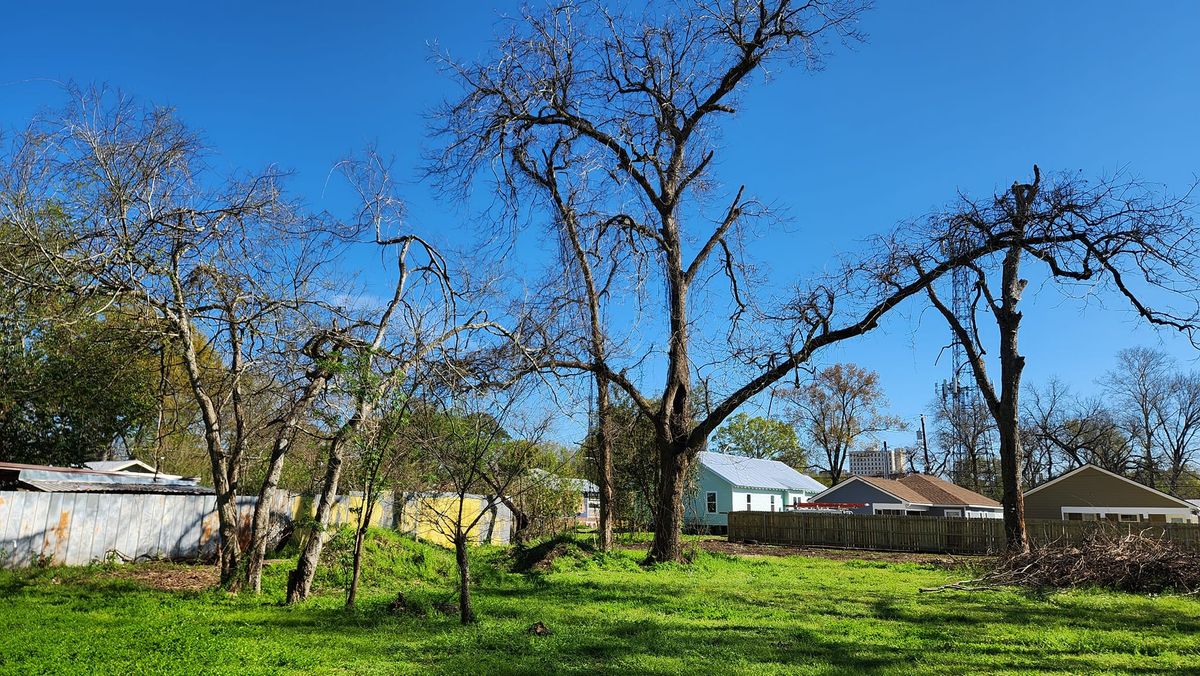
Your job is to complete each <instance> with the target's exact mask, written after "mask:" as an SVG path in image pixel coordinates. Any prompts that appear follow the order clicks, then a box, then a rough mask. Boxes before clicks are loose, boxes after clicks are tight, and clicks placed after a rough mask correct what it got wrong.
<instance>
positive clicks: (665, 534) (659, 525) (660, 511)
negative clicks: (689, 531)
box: [646, 442, 695, 563]
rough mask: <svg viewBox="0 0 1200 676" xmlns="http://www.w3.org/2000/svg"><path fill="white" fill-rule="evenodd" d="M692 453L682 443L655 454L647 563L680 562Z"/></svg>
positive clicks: (693, 455) (668, 446)
mask: <svg viewBox="0 0 1200 676" xmlns="http://www.w3.org/2000/svg"><path fill="white" fill-rule="evenodd" d="M694 457H695V453H693V452H690V449H688V448H687V446H686V445H685V444H683V443H678V442H677V443H674V444H670V445H666V446H665V447H663V448H662V449H661V451H660V453H659V470H660V472H659V479H658V496H657V497H658V504H657V505H655V514H654V541H653V543H652V544H651V545H650V552H649V554H647V555H646V562H647V563H662V562H665V561H681V560H682V559H683V538H682V533H683V492H684V490H685V488H686V485H687V478H688V470H689V469H690V468H691V463H692V459H693V458H694Z"/></svg>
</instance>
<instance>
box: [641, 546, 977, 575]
mask: <svg viewBox="0 0 1200 676" xmlns="http://www.w3.org/2000/svg"><path fill="white" fill-rule="evenodd" d="M619 546H620V547H621V548H622V549H629V550H633V551H644V550H645V549H646V545H643V544H623V545H619ZM692 547H699V548H701V549H703V550H704V551H706V552H712V553H716V554H729V555H731V556H811V557H816V558H822V559H830V560H833V561H882V562H885V563H916V564H921V565H931V566H938V567H941V568H959V567H961V566H963V565H964V564H968V563H975V562H978V561H981V560H985V559H984V557H977V556H952V555H949V554H923V553H918V552H876V551H870V550H863V549H826V548H822V547H795V546H789V545H767V544H759V543H746V542H730V541H728V540H717V539H713V540H695V541H693V542H687V543H685V544H684V550H685V551H686V550H688V549H690V548H692Z"/></svg>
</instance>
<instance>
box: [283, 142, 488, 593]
mask: <svg viewBox="0 0 1200 676" xmlns="http://www.w3.org/2000/svg"><path fill="white" fill-rule="evenodd" d="M344 170H345V172H346V175H347V177H348V179H349V180H350V183H351V185H352V186H353V187H354V189H355V190H356V191H357V192H358V193H359V195H360V196H361V198H362V204H363V207H362V213H361V214H360V216H359V218H358V221H359V222H361V223H364V224H366V225H367V226H368V227H371V228H373V229H374V231H375V243H376V244H377V245H378V246H380V247H382V248H384V249H385V250H389V249H390V250H394V251H395V252H396V258H395V260H396V267H397V274H396V281H395V287H394V290H393V293H392V296H391V298H390V300H388V301H387V303H386V304H385V305H384V306H383V307H382V308H378V309H377V312H378V315H377V316H376V317H370V316H364V317H362V318H360V319H359V320H358V321H357V322H356V325H355V327H354V330H353V335H352V336H351V339H350V342H351V344H352V346H353V351H354V354H355V355H356V356H357V358H356V359H355V368H356V369H357V371H358V376H357V380H358V382H360V383H366V382H370V383H371V386H370V387H359V388H353V389H351V390H350V391H348V393H347V394H345V395H344V396H341V397H339V398H338V399H337V400H336V401H335V402H333V403H332V404H331V405H332V406H334V407H336V408H337V409H338V413H337V414H335V415H333V416H332V418H334V419H337V420H338V421H339V423H338V424H337V425H335V426H333V427H332V428H330V429H328V437H327V441H326V446H327V452H326V461H325V472H324V476H323V477H322V480H321V482H320V487H319V497H318V499H317V507H316V514H315V516H314V525H313V530H312V532H311V533H310V534H309V536H308V539H307V540H306V541H305V544H304V547H303V550H302V552H301V555H300V558H299V560H298V561H297V563H296V568H295V569H294V570H292V571H291V573H290V574H289V576H288V592H287V600H288V602H289V603H295V602H298V601H301V600H303V599H305V598H307V597H308V596H309V594H310V593H311V589H312V580H313V577H314V576H315V575H316V570H317V563H318V561H319V560H320V557H321V550H322V549H323V547H324V545H325V539H326V532H325V531H326V527H327V524H328V522H329V516H330V512H331V511H332V509H333V506H334V503H335V500H336V498H337V491H338V486H339V483H340V481H341V474H342V469H343V461H344V460H345V455H346V453H347V452H348V450H349V445H350V442H351V441H352V440H353V439H354V438H355V435H357V434H358V433H359V431H360V428H361V427H362V425H364V424H365V423H366V422H367V421H368V420H370V419H371V417H372V416H373V415H374V414H375V413H376V407H377V402H379V401H384V400H387V399H388V397H389V395H391V394H392V393H394V392H395V391H396V389H397V388H398V387H401V386H402V385H403V383H405V382H409V383H410V384H412V383H414V379H415V378H417V377H418V376H419V374H420V373H421V372H423V370H424V369H423V365H424V364H426V363H427V362H429V361H430V360H437V359H445V358H447V357H446V355H447V354H448V353H447V352H446V350H447V349H448V348H451V347H453V346H454V343H455V341H456V340H458V339H459V338H460V337H462V336H464V335H467V334H470V333H472V332H475V331H493V330H497V331H498V330H499V326H498V325H497V324H496V323H494V322H492V321H489V320H488V319H487V316H486V313H485V312H484V311H482V310H478V309H473V308H470V307H467V304H464V305H461V306H460V301H465V300H467V299H468V298H473V296H474V294H475V293H479V292H481V290H480V289H479V288H477V287H471V288H467V286H469V284H468V282H466V281H463V280H462V279H461V276H459V275H457V274H456V272H455V271H453V270H451V268H450V266H449V265H448V264H447V262H446V259H445V257H444V256H443V255H442V254H441V252H440V251H438V249H437V248H435V247H434V246H433V245H431V244H430V243H429V242H427V241H426V240H425V239H423V238H422V237H420V236H418V235H416V234H411V233H404V234H399V235H395V234H393V232H392V231H393V230H395V229H396V228H398V227H400V226H401V225H402V223H403V219H402V218H401V216H402V213H403V204H402V202H401V201H400V200H399V199H398V198H397V197H396V195H395V192H394V188H395V185H394V182H393V181H392V179H391V177H390V168H389V164H388V163H387V162H385V161H384V160H383V159H382V158H381V157H380V156H379V155H378V154H376V153H374V152H370V153H368V155H367V156H366V158H365V159H363V160H352V161H347V162H346V163H345V165H344ZM456 281H459V282H462V283H460V284H456Z"/></svg>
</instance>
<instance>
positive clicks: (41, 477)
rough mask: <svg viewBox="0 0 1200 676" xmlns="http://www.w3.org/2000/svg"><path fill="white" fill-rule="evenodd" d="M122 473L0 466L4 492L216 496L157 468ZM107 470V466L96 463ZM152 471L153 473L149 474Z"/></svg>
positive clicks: (129, 467)
mask: <svg viewBox="0 0 1200 676" xmlns="http://www.w3.org/2000/svg"><path fill="white" fill-rule="evenodd" d="M132 463H134V464H129V463H121V464H122V465H124V467H123V469H122V470H120V471H112V470H108V469H93V468H91V467H88V468H86V469H83V468H76V467H52V466H48V465H23V464H20V463H14V462H0V490H5V491H39V492H43V493H150V494H162V495H214V494H215V493H216V492H215V491H214V490H213V489H211V488H208V487H206V486H201V485H200V482H199V479H197V478H196V477H181V476H176V475H174V474H157V473H155V472H154V468H153V467H150V466H149V465H146V464H145V463H140V462H138V461H136V460H135V461H132ZM95 464H97V465H99V466H101V467H107V466H110V465H107V464H105V463H95ZM147 470H149V471H147Z"/></svg>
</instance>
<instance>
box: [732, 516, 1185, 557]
mask: <svg viewBox="0 0 1200 676" xmlns="http://www.w3.org/2000/svg"><path fill="white" fill-rule="evenodd" d="M1025 527H1026V530H1027V532H1028V535H1029V541H1030V544H1033V545H1038V544H1045V543H1050V542H1062V543H1078V542H1081V541H1082V540H1083V538H1084V537H1086V536H1087V534H1088V533H1091V532H1093V531H1095V530H1096V529H1098V528H1105V529H1113V530H1116V531H1118V532H1133V531H1143V532H1145V533H1146V534H1147V535H1151V536H1153V537H1158V538H1162V539H1164V540H1170V541H1172V542H1175V543H1176V544H1180V545H1183V546H1185V547H1189V548H1191V549H1195V550H1197V551H1200V525H1196V524H1176V523H1170V524H1164V523H1149V522H1137V523H1123V522H1122V523H1119V522H1110V521H1092V522H1089V521H1054V520H1042V519H1037V520H1032V519H1031V520H1029V521H1026V523H1025ZM729 540H731V541H740V540H755V541H758V542H765V543H771V544H781V545H800V546H815V547H839V548H844V549H870V550H882V551H899V552H936V553H946V554H995V553H997V552H1000V551H1003V549H1004V541H1005V538H1004V522H1003V521H1002V520H1000V519H962V518H941V517H927V516H898V515H897V516H892V515H879V516H862V515H857V514H813V513H805V512H730V513H729Z"/></svg>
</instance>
